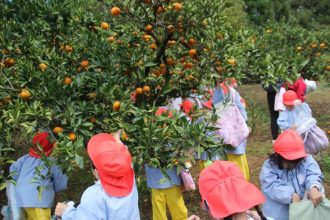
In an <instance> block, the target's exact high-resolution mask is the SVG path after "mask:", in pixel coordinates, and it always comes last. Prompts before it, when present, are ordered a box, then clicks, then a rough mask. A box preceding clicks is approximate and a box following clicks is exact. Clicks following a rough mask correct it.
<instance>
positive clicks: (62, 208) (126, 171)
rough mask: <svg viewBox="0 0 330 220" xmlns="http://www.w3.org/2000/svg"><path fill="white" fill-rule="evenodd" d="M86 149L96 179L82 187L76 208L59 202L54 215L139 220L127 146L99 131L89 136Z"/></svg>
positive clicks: (89, 219)
mask: <svg viewBox="0 0 330 220" xmlns="http://www.w3.org/2000/svg"><path fill="white" fill-rule="evenodd" d="M87 151H88V155H89V157H90V159H91V160H92V163H93V166H94V167H93V174H94V176H95V177H96V178H97V179H98V181H97V182H96V183H95V184H94V185H93V186H90V187H89V188H87V190H85V192H84V194H83V195H82V197H81V202H80V205H79V206H78V207H77V208H75V207H73V206H68V205H66V204H64V203H58V204H57V206H56V209H55V214H56V215H57V216H60V217H62V219H63V220H71V219H72V220H73V219H77V220H84V219H86V220H93V219H95V220H97V219H127V220H139V219H140V214H139V207H138V192H137V188H136V184H135V180H134V171H133V168H132V157H131V154H130V153H129V151H128V150H127V147H126V146H125V145H124V144H122V143H121V142H120V141H118V140H116V138H114V137H113V136H112V135H110V134H105V133H101V134H97V135H95V136H93V137H92V138H91V139H90V141H89V142H88V145H87Z"/></svg>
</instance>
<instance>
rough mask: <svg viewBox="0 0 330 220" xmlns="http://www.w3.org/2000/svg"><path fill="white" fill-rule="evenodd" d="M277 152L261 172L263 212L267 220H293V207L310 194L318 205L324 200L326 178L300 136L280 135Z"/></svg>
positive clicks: (267, 161)
mask: <svg viewBox="0 0 330 220" xmlns="http://www.w3.org/2000/svg"><path fill="white" fill-rule="evenodd" d="M274 151H275V153H274V154H272V155H271V156H270V157H269V159H267V160H266V161H265V162H264V164H263V166H262V169H261V173H260V183H261V189H262V192H263V193H264V195H265V196H266V202H265V204H264V205H263V207H262V211H263V213H264V215H265V216H266V217H267V218H271V219H275V220H287V219H289V205H290V203H292V202H299V201H300V200H301V199H302V198H303V197H304V195H305V193H308V195H309V199H310V200H311V201H312V202H313V203H314V205H315V206H316V205H318V204H319V203H320V202H321V200H322V194H321V192H322V191H323V185H322V181H323V175H322V173H321V170H320V167H319V166H318V164H317V163H316V161H315V160H314V159H313V157H312V156H311V155H307V154H306V152H305V150H304V144H303V141H302V139H301V138H300V136H299V134H298V133H297V132H295V131H293V130H291V129H289V130H286V131H284V132H283V133H282V134H280V135H279V137H278V138H277V140H276V141H275V143H274Z"/></svg>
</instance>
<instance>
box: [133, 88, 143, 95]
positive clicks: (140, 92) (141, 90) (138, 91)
mask: <svg viewBox="0 0 330 220" xmlns="http://www.w3.org/2000/svg"><path fill="white" fill-rule="evenodd" d="M135 92H136V94H138V95H141V94H142V93H143V89H142V88H141V87H138V88H136V89H135Z"/></svg>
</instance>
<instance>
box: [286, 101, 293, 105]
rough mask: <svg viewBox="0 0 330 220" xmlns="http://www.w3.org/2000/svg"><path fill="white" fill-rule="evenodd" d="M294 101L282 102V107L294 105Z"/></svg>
mask: <svg viewBox="0 0 330 220" xmlns="http://www.w3.org/2000/svg"><path fill="white" fill-rule="evenodd" d="M294 102H295V101H283V104H284V105H294Z"/></svg>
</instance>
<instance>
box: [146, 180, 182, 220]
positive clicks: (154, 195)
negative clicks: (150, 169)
mask: <svg viewBox="0 0 330 220" xmlns="http://www.w3.org/2000/svg"><path fill="white" fill-rule="evenodd" d="M151 202H152V219H153V220H167V215H166V205H167V207H168V209H169V210H170V214H171V217H172V220H187V218H188V211H187V208H186V206H185V204H184V200H183V197H182V192H181V188H180V187H179V186H173V187H171V188H167V189H151Z"/></svg>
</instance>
